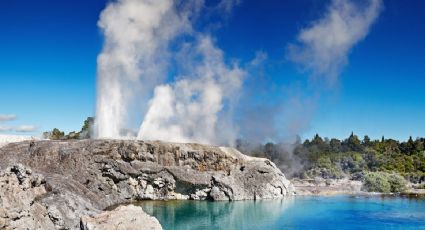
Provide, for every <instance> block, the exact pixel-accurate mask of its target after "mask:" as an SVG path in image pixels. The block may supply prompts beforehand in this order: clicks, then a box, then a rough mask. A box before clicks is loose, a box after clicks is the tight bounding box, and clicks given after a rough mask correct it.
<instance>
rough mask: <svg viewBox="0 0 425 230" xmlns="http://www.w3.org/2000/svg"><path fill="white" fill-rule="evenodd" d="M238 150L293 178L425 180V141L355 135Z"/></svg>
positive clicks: (418, 181) (241, 144)
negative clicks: (377, 175)
mask: <svg viewBox="0 0 425 230" xmlns="http://www.w3.org/2000/svg"><path fill="white" fill-rule="evenodd" d="M238 144H239V145H238V146H237V147H238V148H239V149H240V150H241V151H242V152H244V153H246V154H249V155H253V156H257V157H266V158H269V159H271V160H272V161H273V162H275V164H276V165H277V166H278V167H280V168H281V169H282V171H284V172H285V174H287V175H288V176H289V177H297V178H315V177H321V178H325V179H340V178H347V177H348V178H351V179H358V180H364V178H365V175H371V174H370V172H382V173H383V174H385V175H387V174H388V175H392V174H393V173H395V174H398V175H401V176H402V177H404V178H406V179H407V180H409V181H411V182H413V183H421V182H422V181H425V151H424V146H425V139H424V138H416V139H413V138H412V137H410V138H409V139H408V140H407V141H404V142H400V141H397V140H393V139H385V138H384V137H382V138H381V139H380V140H371V139H370V138H369V137H368V136H364V137H363V138H362V139H360V138H359V137H358V136H357V135H354V134H353V133H352V134H351V135H350V136H349V137H348V138H346V139H344V140H339V139H335V138H332V139H328V138H322V137H320V136H319V135H315V136H314V137H313V138H312V139H311V140H308V139H307V140H305V141H304V142H303V143H301V141H300V139H298V141H297V142H296V143H294V144H282V143H279V144H275V143H267V144H264V145H258V146H255V147H253V148H252V147H251V148H246V147H245V145H244V144H243V142H238ZM368 173H369V174H368Z"/></svg>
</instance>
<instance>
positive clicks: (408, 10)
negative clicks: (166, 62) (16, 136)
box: [0, 0, 425, 139]
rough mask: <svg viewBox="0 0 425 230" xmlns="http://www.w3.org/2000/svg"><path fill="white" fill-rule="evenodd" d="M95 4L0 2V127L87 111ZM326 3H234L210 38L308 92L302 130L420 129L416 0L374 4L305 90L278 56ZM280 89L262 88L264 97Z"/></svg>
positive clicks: (341, 133)
mask: <svg viewBox="0 0 425 230" xmlns="http://www.w3.org/2000/svg"><path fill="white" fill-rule="evenodd" d="M105 5H106V1H104V0H90V1H87V0H73V1H57V0H37V1H25V0H3V1H0V28H1V30H0V98H1V99H0V115H2V114H16V116H17V117H16V119H15V120H12V121H3V122H1V121H0V125H1V126H11V127H12V126H13V127H18V126H21V125H33V126H35V127H36V128H37V129H36V131H33V132H29V134H37V133H40V132H42V131H45V130H50V129H52V128H54V127H58V128H61V129H63V130H65V131H71V130H78V129H79V128H80V127H81V124H82V121H83V120H84V119H85V118H86V117H87V116H93V115H94V113H95V94H96V57H97V55H98V54H99V52H100V51H101V48H102V43H103V38H102V35H101V33H100V31H99V29H98V27H97V21H98V18H99V14H100V12H101V10H102V9H103V8H104V7H105ZM328 5H329V1H314V0H299V1H279V0H267V1H255V0H242V1H241V3H240V4H239V5H238V6H237V7H235V8H234V9H233V11H232V13H231V14H230V15H229V16H228V17H227V18H226V19H225V20H224V21H223V22H222V23H221V25H220V28H218V29H214V37H215V39H216V43H217V46H218V47H220V48H221V49H222V50H223V51H224V52H225V55H226V58H228V59H237V60H240V61H241V62H247V61H249V60H251V59H252V58H253V57H254V56H255V53H256V52H259V51H261V52H263V53H266V54H267V57H268V58H267V60H266V63H265V65H264V67H263V68H264V74H265V75H267V78H266V79H267V83H268V84H270V85H273V86H277V87H279V88H285V89H288V88H291V89H292V88H297V89H296V91H299V94H302V97H303V98H305V99H306V100H309V98H314V107H315V109H314V110H312V111H310V112H311V113H312V114H311V116H310V117H311V119H308V121H306V125H305V128H303V129H301V130H300V135H301V136H302V137H311V136H312V135H313V134H315V133H319V134H321V135H322V136H328V137H338V138H344V137H346V136H348V135H349V134H350V133H351V131H354V132H355V133H356V134H358V135H361V136H363V135H364V134H369V135H370V136H371V137H373V138H380V137H381V136H382V135H385V137H391V138H396V139H406V138H408V137H409V136H410V135H411V136H413V137H417V136H425V90H423V87H424V85H425V65H424V64H425V43H424V41H425V27H424V25H423V22H424V21H425V14H423V12H425V2H424V1H420V0H413V1H409V4H406V2H405V1H402V0H386V1H384V10H383V11H382V12H381V14H380V15H379V17H378V18H377V20H376V22H375V23H374V24H373V26H372V27H371V29H370V31H369V33H368V34H367V36H366V38H365V39H364V40H362V41H360V42H359V43H357V44H356V45H355V46H354V47H353V49H352V50H351V52H350V53H349V56H348V60H349V62H348V65H347V66H345V68H344V69H343V71H342V73H341V75H340V77H339V79H338V81H337V82H336V83H335V84H334V85H333V86H332V87H326V86H323V87H320V90H318V89H317V88H316V89H314V90H311V89H307V88H309V85H311V84H312V83H311V78H310V77H309V74H308V73H305V72H300V71H299V68H297V66H296V65H295V64H294V63H292V62H291V61H288V59H287V58H286V55H285V52H286V51H285V50H286V48H287V45H288V44H289V43H292V42H294V41H295V39H296V37H297V34H298V33H299V31H300V29H302V28H304V27H306V26H307V25H308V23H309V22H311V21H312V20H315V19H317V18H318V17H321V16H322V15H323V12H324V10H325V9H326V7H327V6H328ZM200 26H202V25H200ZM318 91H320V92H319V93H318ZM318 94H319V96H318ZM286 96H287V94H286V93H282V92H281V91H276V92H275V93H274V94H270V95H268V97H269V100H270V98H273V99H272V100H279V99H280V98H281V99H282V100H284V99H285V98H284V97H286ZM305 106H311V105H310V104H308V105H307V104H306V105H305ZM4 133H14V132H13V131H8V132H4Z"/></svg>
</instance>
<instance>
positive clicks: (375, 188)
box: [363, 172, 391, 193]
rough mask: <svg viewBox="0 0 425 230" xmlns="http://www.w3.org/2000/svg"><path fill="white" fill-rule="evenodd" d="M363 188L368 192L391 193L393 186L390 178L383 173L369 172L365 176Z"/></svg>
mask: <svg viewBox="0 0 425 230" xmlns="http://www.w3.org/2000/svg"><path fill="white" fill-rule="evenodd" d="M363 187H364V189H365V190H366V191H368V192H383V193H389V192H391V185H390V183H389V182H388V178H387V177H386V175H385V174H384V173H381V172H369V173H367V174H366V176H365V181H364V183H363Z"/></svg>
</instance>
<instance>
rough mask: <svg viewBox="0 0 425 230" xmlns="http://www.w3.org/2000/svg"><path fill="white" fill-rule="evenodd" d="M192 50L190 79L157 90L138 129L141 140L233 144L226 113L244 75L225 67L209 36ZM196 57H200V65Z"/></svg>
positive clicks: (221, 54)
mask: <svg viewBox="0 0 425 230" xmlns="http://www.w3.org/2000/svg"><path fill="white" fill-rule="evenodd" d="M192 48H193V50H194V54H192V55H194V57H193V58H190V59H189V61H190V62H191V63H190V64H191V65H187V66H189V69H188V73H190V74H192V75H190V76H181V77H180V78H181V80H179V81H177V82H174V83H173V84H171V85H161V86H158V87H156V89H155V95H154V97H153V99H152V100H151V102H150V108H149V111H148V112H147V114H146V117H145V120H144V121H143V124H142V125H141V127H140V131H139V135H138V137H139V138H140V139H154V140H155V139H159V140H169V141H175V142H201V143H209V144H211V143H220V144H223V142H225V144H230V143H229V142H231V141H232V140H235V138H236V133H235V132H234V131H235V129H234V127H232V126H231V124H232V122H231V115H230V114H227V113H230V112H231V110H232V104H233V102H232V98H234V97H235V95H237V92H238V91H239V89H240V87H241V83H242V77H243V75H244V71H243V70H241V69H240V68H239V67H238V65H236V64H234V65H232V66H230V67H228V66H226V64H225V63H224V60H223V53H222V51H221V50H220V49H218V48H216V47H215V46H214V45H213V43H212V41H211V38H210V37H208V36H207V37H200V38H198V42H197V44H195V45H194V47H189V50H192ZM187 55H189V56H190V54H186V56H187ZM196 57H200V59H201V61H200V62H199V63H196V62H197V61H195V60H196ZM186 61H187V60H186ZM226 106H227V107H226ZM225 107H226V108H225ZM223 126H225V127H223Z"/></svg>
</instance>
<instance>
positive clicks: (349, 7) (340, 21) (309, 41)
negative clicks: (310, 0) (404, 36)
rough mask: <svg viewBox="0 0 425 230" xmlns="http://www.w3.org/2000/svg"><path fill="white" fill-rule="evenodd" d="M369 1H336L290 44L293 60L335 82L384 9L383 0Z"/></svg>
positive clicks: (290, 57) (290, 54)
mask: <svg viewBox="0 0 425 230" xmlns="http://www.w3.org/2000/svg"><path fill="white" fill-rule="evenodd" d="M366 2H367V5H366V6H360V5H358V4H355V3H354V1H350V0H333V1H332V4H331V6H330V7H329V9H328V10H327V13H326V14H325V15H324V17H322V18H321V19H319V20H317V21H314V22H313V23H312V24H311V26H310V27H308V28H305V29H303V30H301V32H300V34H299V35H298V39H297V40H298V43H297V44H290V45H289V46H288V57H289V59H290V60H292V61H294V62H295V63H297V64H299V65H300V66H301V67H302V68H304V69H305V70H307V71H309V72H311V73H312V75H313V76H324V77H326V78H327V80H328V81H329V83H333V82H334V81H335V80H336V79H337V77H338V75H339V74H340V72H341V70H342V68H343V67H344V66H345V65H346V64H347V62H348V57H347V56H348V54H349V52H350V50H351V48H352V47H353V46H354V45H355V44H357V43H358V42H359V41H361V40H363V39H364V38H365V37H366V35H367V34H368V32H369V29H370V26H371V25H372V24H373V22H374V21H375V20H376V19H377V17H378V15H379V13H380V11H381V9H382V1H381V0H367V1H366Z"/></svg>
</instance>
